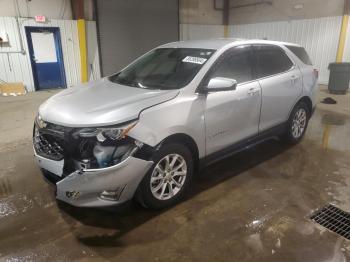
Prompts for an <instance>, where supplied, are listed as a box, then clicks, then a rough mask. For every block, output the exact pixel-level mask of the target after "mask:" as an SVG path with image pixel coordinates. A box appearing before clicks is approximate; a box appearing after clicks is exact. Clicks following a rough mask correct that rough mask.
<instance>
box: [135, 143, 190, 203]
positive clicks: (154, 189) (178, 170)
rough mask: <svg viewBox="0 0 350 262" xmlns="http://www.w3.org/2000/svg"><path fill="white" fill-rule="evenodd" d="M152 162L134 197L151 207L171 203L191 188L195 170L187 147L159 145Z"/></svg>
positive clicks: (179, 199)
mask: <svg viewBox="0 0 350 262" xmlns="http://www.w3.org/2000/svg"><path fill="white" fill-rule="evenodd" d="M174 159H175V160H174ZM152 161H153V162H154V164H153V165H152V167H151V168H150V170H149V171H148V172H147V174H146V175H145V177H144V178H143V179H142V181H141V183H140V185H139V187H138V189H137V192H136V199H137V200H138V202H139V203H140V204H141V205H142V206H144V207H146V208H150V209H163V208H167V207H170V206H173V205H175V204H176V203H178V202H179V201H181V200H182V199H183V198H184V196H185V194H186V192H187V190H188V189H189V187H190V184H191V181H192V178H193V172H194V171H193V170H194V167H193V156H192V154H191V152H190V150H189V149H188V148H187V147H186V146H184V145H182V144H177V143H171V144H164V145H162V146H161V148H160V149H159V150H158V151H157V152H156V153H155V154H154V155H153V157H152ZM173 161H175V162H174V163H173ZM167 163H168V168H167V167H166V165H167ZM167 169H168V170H167ZM151 181H152V182H151ZM174 181H175V182H176V183H175V182H174Z"/></svg>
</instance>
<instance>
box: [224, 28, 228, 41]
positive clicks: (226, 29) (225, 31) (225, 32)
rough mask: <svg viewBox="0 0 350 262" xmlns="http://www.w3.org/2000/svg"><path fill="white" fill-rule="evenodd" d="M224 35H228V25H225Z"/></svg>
mask: <svg viewBox="0 0 350 262" xmlns="http://www.w3.org/2000/svg"><path fill="white" fill-rule="evenodd" d="M224 37H225V38H227V37H228V25H224Z"/></svg>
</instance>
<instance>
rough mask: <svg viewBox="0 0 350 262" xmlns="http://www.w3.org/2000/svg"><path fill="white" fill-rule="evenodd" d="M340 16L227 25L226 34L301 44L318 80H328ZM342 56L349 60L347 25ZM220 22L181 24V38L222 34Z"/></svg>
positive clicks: (349, 33)
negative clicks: (312, 64)
mask: <svg viewBox="0 0 350 262" xmlns="http://www.w3.org/2000/svg"><path fill="white" fill-rule="evenodd" d="M341 20H342V17H341V16H336V17H324V18H316V19H303V20H292V21H279V22H270V23H258V24H245V25H231V26H230V36H231V37H238V38H247V39H254V38H255V39H262V38H267V39H269V40H278V41H286V42H293V43H298V44H300V45H302V46H304V47H305V48H306V49H307V51H308V53H309V55H310V56H311V58H312V61H313V63H314V65H315V66H316V67H317V68H318V69H319V70H320V83H323V84H328V77H329V71H328V64H329V63H331V62H334V61H335V59H336V53H337V47H338V40H339V34H340V27H341ZM348 31H349V32H348V41H347V47H346V50H345V55H344V57H345V58H346V60H347V61H350V26H349V28H348ZM223 35H224V33H223V26H221V25H197V24H181V26H180V36H181V40H191V39H205V38H207V39H208V38H219V37H223Z"/></svg>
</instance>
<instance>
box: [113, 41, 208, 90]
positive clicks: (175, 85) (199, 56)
mask: <svg viewBox="0 0 350 262" xmlns="http://www.w3.org/2000/svg"><path fill="white" fill-rule="evenodd" d="M214 52H215V50H212V49H195V48H158V49H155V50H153V51H151V52H150V53H148V54H146V55H145V56H143V57H142V58H140V59H138V60H137V61H135V62H134V63H132V64H131V65H129V66H128V67H127V68H125V69H124V70H123V71H121V72H119V73H118V74H115V75H113V76H111V77H110V81H112V82H114V83H118V84H121V85H127V86H133V87H138V88H147V89H163V90H166V89H179V88H181V87H184V86H185V85H187V84H188V83H189V82H190V81H191V80H192V79H193V78H194V77H195V75H196V74H197V73H198V71H199V70H200V69H201V68H202V66H203V65H204V64H205V63H206V61H207V60H208V59H209V58H210V57H211V56H212V54H213V53H214Z"/></svg>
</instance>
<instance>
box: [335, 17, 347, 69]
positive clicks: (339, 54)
mask: <svg viewBox="0 0 350 262" xmlns="http://www.w3.org/2000/svg"><path fill="white" fill-rule="evenodd" d="M348 24H349V15H343V21H342V25H341V29H340V36H339V43H338V51H337V60H336V61H337V62H342V61H343V55H344V48H345V41H346V32H347V30H348Z"/></svg>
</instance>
